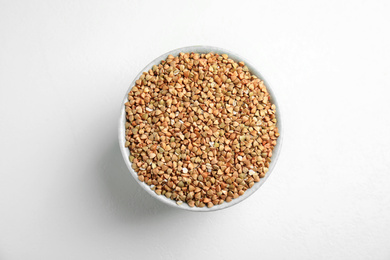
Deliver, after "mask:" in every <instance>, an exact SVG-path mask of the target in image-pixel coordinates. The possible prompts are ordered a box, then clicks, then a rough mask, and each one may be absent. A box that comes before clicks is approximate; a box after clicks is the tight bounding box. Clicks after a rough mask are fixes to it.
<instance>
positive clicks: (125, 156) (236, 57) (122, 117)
mask: <svg viewBox="0 0 390 260" xmlns="http://www.w3.org/2000/svg"><path fill="white" fill-rule="evenodd" d="M181 52H184V53H186V52H188V53H190V52H196V53H209V52H213V53H218V54H228V55H229V58H232V59H233V60H235V61H237V62H239V61H243V62H245V65H246V66H247V67H248V69H249V71H250V72H251V73H252V74H253V75H256V76H257V77H258V78H260V79H261V80H263V81H264V83H265V85H266V87H267V89H268V92H269V94H270V96H271V102H272V103H274V104H275V105H276V118H277V126H278V128H279V133H280V137H279V138H278V140H277V145H276V146H275V148H274V150H273V155H272V161H271V163H270V166H269V171H268V172H267V174H266V176H265V177H264V178H262V179H261V180H260V182H257V183H255V185H254V186H253V187H252V188H250V189H248V190H247V191H245V193H244V195H242V196H240V197H238V198H237V199H233V200H232V201H231V202H229V203H227V202H224V203H222V204H221V205H215V206H213V207H211V208H207V207H203V208H198V207H193V208H191V207H189V206H188V205H187V204H186V203H183V204H181V205H178V204H176V202H175V201H173V200H171V199H168V198H166V197H165V196H163V195H157V194H156V193H155V192H154V191H153V190H151V189H150V186H149V185H147V184H145V183H144V182H140V181H139V180H138V176H137V173H136V172H135V171H134V170H133V168H132V167H131V162H130V161H129V155H130V151H129V149H128V148H126V147H125V142H126V139H125V132H126V129H125V123H126V112H125V103H126V102H127V101H128V99H127V96H128V93H129V92H130V90H131V88H132V87H133V86H134V85H135V81H136V80H137V79H138V78H139V77H140V76H141V74H142V72H144V71H148V70H150V69H152V67H153V65H158V64H159V63H160V62H161V60H164V59H166V58H167V56H168V55H169V54H172V55H173V56H177V55H179V53H181ZM118 134H119V146H120V149H121V152H122V155H123V159H124V161H125V163H126V166H127V168H128V169H129V172H130V174H131V175H132V176H133V177H134V179H135V180H136V182H137V183H138V184H139V185H140V186H141V187H142V188H143V189H144V190H145V191H146V192H147V193H149V194H150V195H151V196H152V197H154V198H156V199H157V200H159V201H161V202H162V203H165V204H167V205H169V206H172V207H174V208H179V209H184V210H190V211H203V212H204V211H215V210H220V209H225V208H228V207H231V206H233V205H236V204H238V203H240V202H242V201H243V200H245V199H247V198H248V197H249V196H251V195H252V194H253V193H255V192H256V191H257V190H258V189H259V188H260V187H261V185H263V184H264V182H265V181H266V180H267V179H268V177H269V176H270V175H271V173H272V172H273V169H274V168H275V164H276V162H277V160H278V157H279V152H280V148H281V145H282V139H283V127H282V120H281V114H280V106H279V104H278V102H277V100H276V96H275V94H274V92H273V90H272V88H271V85H270V84H269V82H267V81H266V80H265V79H264V77H263V76H262V75H261V74H260V72H259V71H258V70H257V69H256V68H255V67H254V66H252V64H251V63H250V62H249V61H248V60H247V59H245V58H243V57H241V56H239V55H237V54H235V53H232V52H231V51H228V50H225V49H222V48H218V47H212V46H190V47H184V48H179V49H176V50H173V51H169V52H167V53H165V54H163V55H161V56H159V57H157V58H156V59H154V60H153V61H152V62H150V63H149V64H148V65H147V66H146V67H145V68H144V69H143V70H141V71H140V72H139V73H138V75H137V76H136V77H135V78H134V80H133V82H131V84H130V88H129V89H128V90H127V91H126V93H125V97H124V99H123V101H122V103H121V110H120V117H119V125H118ZM145 195H146V194H145Z"/></svg>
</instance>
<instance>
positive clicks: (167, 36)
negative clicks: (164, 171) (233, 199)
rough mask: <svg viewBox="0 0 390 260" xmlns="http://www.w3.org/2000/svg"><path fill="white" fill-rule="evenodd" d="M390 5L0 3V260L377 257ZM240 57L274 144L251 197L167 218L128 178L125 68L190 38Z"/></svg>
mask: <svg viewBox="0 0 390 260" xmlns="http://www.w3.org/2000/svg"><path fill="white" fill-rule="evenodd" d="M389 13H390V2H389V1H386V0H383V1H330V0H326V1H253V2H247V1H191V2H190V1H177V2H173V1H153V2H152V1H149V2H147V1H96V0H95V1H11V0H9V1H5V0H1V1H0V259H1V260H8V259H153V260H156V259H226V260H230V259H327V260H328V259H375V260H377V259H386V260H388V259H390V242H389V241H390V135H389V132H390V115H389V112H390V105H389V99H390V91H389V87H390V86H389V82H390V38H389V28H390V16H389ZM197 44H204V45H214V46H218V47H222V48H226V49H228V50H231V51H233V52H236V53H238V54H240V55H242V56H243V57H247V58H248V59H249V60H251V61H252V63H253V64H254V65H255V66H256V67H258V68H259V70H260V71H261V72H262V74H263V76H264V77H265V78H266V80H267V81H268V82H269V83H270V85H271V87H272V88H273V90H274V91H275V93H276V95H277V98H278V101H279V103H280V106H281V107H280V111H281V112H282V119H283V121H284V128H285V132H284V144H283V147H282V151H281V156H280V158H279V161H278V164H277V166H276V168H275V170H274V172H273V173H272V175H271V177H270V178H269V179H268V181H267V182H266V183H265V184H264V185H263V186H262V188H261V189H260V190H258V191H257V192H256V193H255V194H254V195H253V196H252V197H250V198H249V199H248V200H246V201H244V202H243V203H241V204H239V205H236V206H234V207H232V208H229V209H226V210H223V211H219V212H212V213H192V212H186V211H181V210H178V209H172V208H169V207H168V206H165V205H163V204H161V203H160V202H158V201H157V200H155V199H154V198H152V197H150V196H149V195H148V194H146V192H144V191H143V190H142V189H141V188H140V187H139V186H138V184H137V183H136V181H135V180H133V179H132V177H131V176H130V174H129V173H128V171H127V169H126V166H125V164H124V162H123V159H122V157H121V155H120V152H119V148H118V142H117V120H118V118H119V110H120V104H121V101H122V99H123V97H124V95H125V92H126V91H127V89H128V87H129V83H130V82H131V81H132V80H133V78H134V77H135V75H136V74H137V73H138V72H139V71H140V70H141V69H142V68H143V67H144V66H145V65H147V64H148V63H149V62H150V61H151V60H153V59H154V58H155V57H157V56H159V55H161V54H162V53H165V52H167V51H169V50H172V49H175V48H178V47H183V46H189V45H197Z"/></svg>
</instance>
